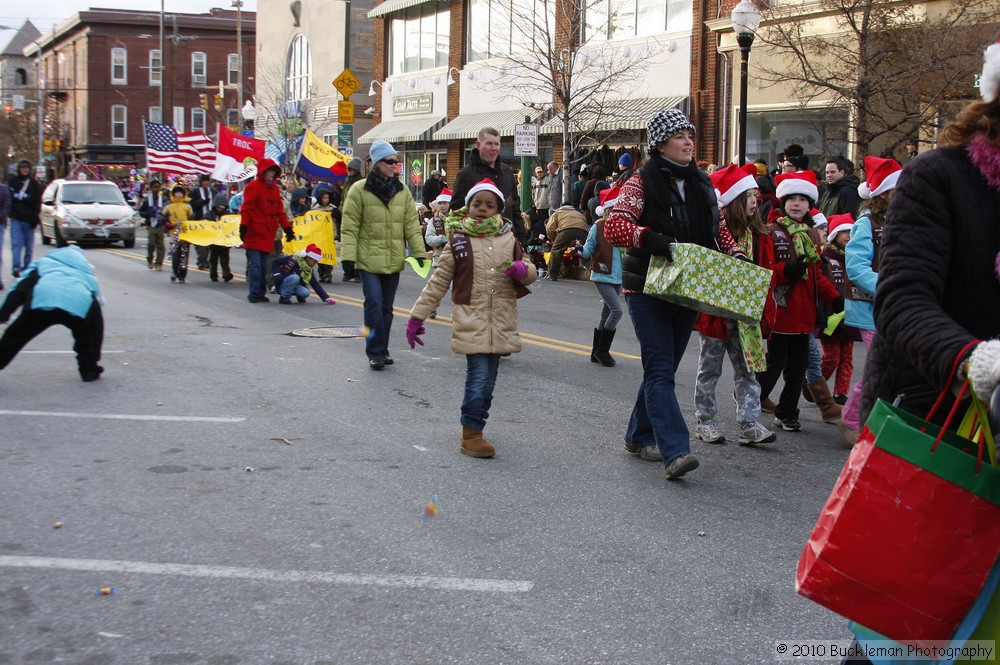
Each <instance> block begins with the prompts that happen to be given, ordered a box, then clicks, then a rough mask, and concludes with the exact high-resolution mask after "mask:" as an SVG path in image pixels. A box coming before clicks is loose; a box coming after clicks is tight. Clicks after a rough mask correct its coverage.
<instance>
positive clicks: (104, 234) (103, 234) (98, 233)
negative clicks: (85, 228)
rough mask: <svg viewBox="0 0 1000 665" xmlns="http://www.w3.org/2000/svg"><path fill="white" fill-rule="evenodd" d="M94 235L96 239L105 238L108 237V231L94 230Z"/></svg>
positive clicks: (103, 229)
mask: <svg viewBox="0 0 1000 665" xmlns="http://www.w3.org/2000/svg"><path fill="white" fill-rule="evenodd" d="M94 235H95V236H97V237H99V238H107V237H108V230H107V229H105V228H97V229H94Z"/></svg>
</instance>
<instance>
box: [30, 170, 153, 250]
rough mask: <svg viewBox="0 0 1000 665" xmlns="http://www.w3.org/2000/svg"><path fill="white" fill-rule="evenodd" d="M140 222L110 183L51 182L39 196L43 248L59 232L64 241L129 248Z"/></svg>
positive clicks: (133, 241)
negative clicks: (116, 244) (120, 243)
mask: <svg viewBox="0 0 1000 665" xmlns="http://www.w3.org/2000/svg"><path fill="white" fill-rule="evenodd" d="M141 221H142V220H141V219H140V218H139V216H138V215H137V214H136V212H135V210H134V209H133V208H132V206H130V205H129V204H128V201H126V200H125V197H124V196H123V195H122V193H121V190H119V189H118V186H117V185H116V184H114V183H113V182H108V181H103V180H53V181H52V182H51V183H49V186H48V187H46V188H45V191H44V192H43V193H42V244H43V245H48V244H49V243H51V242H52V241H53V240H54V239H55V238H56V229H58V231H59V233H60V234H61V235H62V237H63V238H65V239H66V240H67V241H75V242H77V243H79V244H83V243H113V242H122V243H124V245H125V247H129V248H131V247H135V230H136V228H138V226H139V224H140V223H141Z"/></svg>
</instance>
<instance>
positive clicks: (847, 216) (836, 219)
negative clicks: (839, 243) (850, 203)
mask: <svg viewBox="0 0 1000 665" xmlns="http://www.w3.org/2000/svg"><path fill="white" fill-rule="evenodd" d="M853 228H854V218H853V217H851V213H849V212H845V213H844V214H843V215H830V230H829V231H828V232H827V234H826V237H827V238H829V239H830V242H831V243H832V242H833V241H834V240H835V239H836V238H837V234H838V233H840V232H841V231H847V233H848V234H850V233H851V229H853Z"/></svg>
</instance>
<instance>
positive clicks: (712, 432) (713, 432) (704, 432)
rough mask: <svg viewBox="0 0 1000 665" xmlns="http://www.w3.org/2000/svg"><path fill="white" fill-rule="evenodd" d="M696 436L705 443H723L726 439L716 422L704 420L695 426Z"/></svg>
mask: <svg viewBox="0 0 1000 665" xmlns="http://www.w3.org/2000/svg"><path fill="white" fill-rule="evenodd" d="M694 436H695V438H697V439H701V440H702V441H704V442H705V443H722V442H723V441H725V440H726V437H725V436H724V435H723V434H722V430H721V429H719V424H718V423H717V422H715V420H703V421H701V422H699V423H698V424H697V425H695V426H694Z"/></svg>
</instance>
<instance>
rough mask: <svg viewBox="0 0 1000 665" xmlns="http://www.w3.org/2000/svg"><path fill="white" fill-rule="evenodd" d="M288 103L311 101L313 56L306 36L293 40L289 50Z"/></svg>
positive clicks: (287, 74) (287, 66)
mask: <svg viewBox="0 0 1000 665" xmlns="http://www.w3.org/2000/svg"><path fill="white" fill-rule="evenodd" d="M285 71H286V80H287V88H286V90H285V99H286V100H287V101H301V100H304V99H309V89H310V88H311V87H312V54H311V53H310V51H309V41H308V40H307V39H306V38H305V36H304V35H298V36H297V37H296V38H295V39H294V40H292V45H291V47H290V48H289V49H288V63H287V65H286V67H285Z"/></svg>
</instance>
